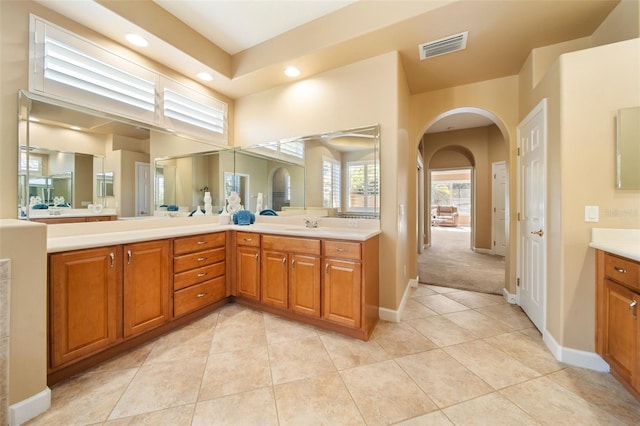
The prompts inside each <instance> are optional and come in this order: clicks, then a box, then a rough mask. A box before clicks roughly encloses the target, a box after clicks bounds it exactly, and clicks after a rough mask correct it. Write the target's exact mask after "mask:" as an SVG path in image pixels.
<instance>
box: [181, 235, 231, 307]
mask: <svg viewBox="0 0 640 426" xmlns="http://www.w3.org/2000/svg"><path fill="white" fill-rule="evenodd" d="M226 250H227V248H226V232H216V233H211V234H202V235H196V236H192V237H182V238H176V239H175V240H174V243H173V256H174V257H173V268H174V277H173V290H174V293H173V315H174V317H179V316H182V315H185V314H188V313H190V312H193V311H196V310H198V309H200V308H203V307H205V306H207V305H210V304H212V303H214V302H217V301H219V300H221V299H223V298H225V297H227V284H226V263H225V259H226Z"/></svg>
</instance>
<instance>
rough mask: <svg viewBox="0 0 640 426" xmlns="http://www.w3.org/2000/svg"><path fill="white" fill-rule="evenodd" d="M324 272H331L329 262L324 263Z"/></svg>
mask: <svg viewBox="0 0 640 426" xmlns="http://www.w3.org/2000/svg"><path fill="white" fill-rule="evenodd" d="M324 272H325V273H327V274H328V273H329V264H328V263H325V265H324Z"/></svg>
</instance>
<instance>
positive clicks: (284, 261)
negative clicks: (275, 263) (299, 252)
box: [282, 257, 287, 265]
mask: <svg viewBox="0 0 640 426" xmlns="http://www.w3.org/2000/svg"><path fill="white" fill-rule="evenodd" d="M285 263H287V258H286V257H283V258H282V264H283V265H284V264H285Z"/></svg>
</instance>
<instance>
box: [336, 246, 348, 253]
mask: <svg viewBox="0 0 640 426" xmlns="http://www.w3.org/2000/svg"><path fill="white" fill-rule="evenodd" d="M336 251H337V252H338V253H342V252H343V251H347V250H346V249H343V248H342V247H338V248H337V249H336Z"/></svg>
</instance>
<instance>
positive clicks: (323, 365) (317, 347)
mask: <svg viewBox="0 0 640 426" xmlns="http://www.w3.org/2000/svg"><path fill="white" fill-rule="evenodd" d="M269 359H270V360H271V375H272V378H273V384H280V383H286V382H291V381H294V380H300V379H304V378H307V377H313V376H317V375H320V374H324V373H327V372H330V371H336V368H335V366H334V365H333V362H332V361H331V358H330V357H329V354H328V353H327V351H326V350H325V348H324V346H323V345H322V342H321V341H320V338H319V337H310V338H307V339H299V340H289V341H286V342H281V343H275V344H273V345H269Z"/></svg>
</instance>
